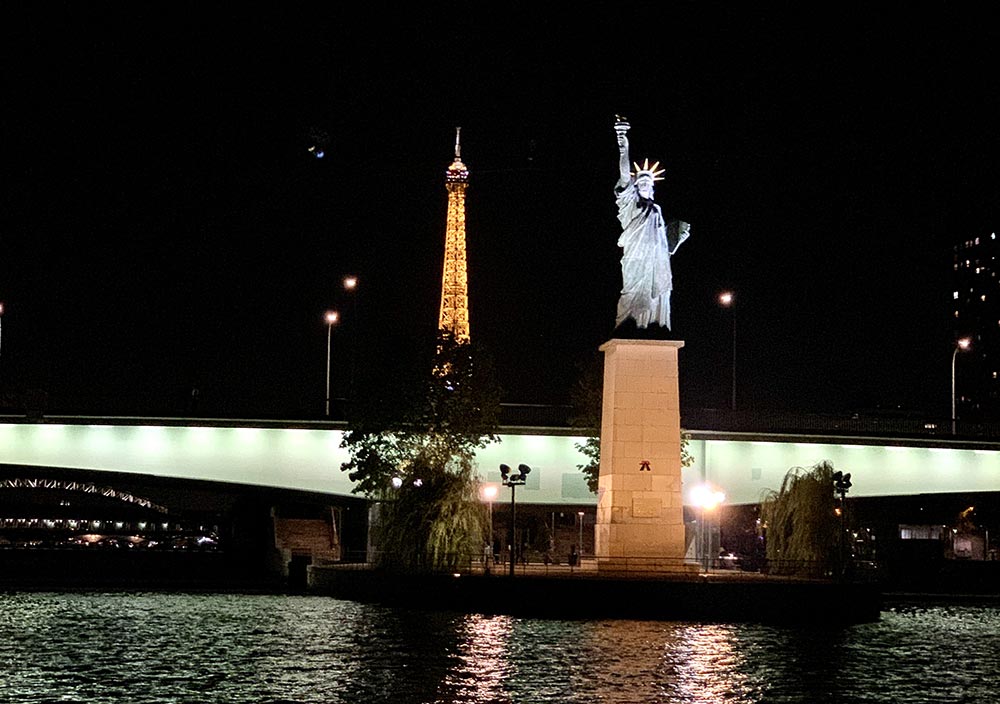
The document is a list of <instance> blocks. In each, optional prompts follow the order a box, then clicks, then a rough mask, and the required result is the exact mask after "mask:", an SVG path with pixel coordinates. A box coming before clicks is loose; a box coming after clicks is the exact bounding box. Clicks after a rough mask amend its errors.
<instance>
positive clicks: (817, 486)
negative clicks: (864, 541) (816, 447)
mask: <svg viewBox="0 0 1000 704" xmlns="http://www.w3.org/2000/svg"><path fill="white" fill-rule="evenodd" d="M833 475H834V469H833V465H832V464H831V463H830V462H827V461H823V462H820V463H818V464H815V465H813V466H812V467H810V468H808V469H805V468H803V467H792V468H791V469H789V470H788V472H787V473H786V474H785V478H784V479H783V480H782V482H781V488H780V489H779V490H778V491H770V492H768V493H767V494H765V496H764V497H763V500H762V502H761V511H760V516H761V522H762V524H763V526H764V527H765V530H766V533H765V535H766V555H767V559H768V562H769V563H770V565H771V571H772V572H775V573H778V574H803V575H810V576H823V575H831V574H837V568H838V567H839V565H838V556H839V550H838V546H839V542H838V540H839V537H840V523H839V519H838V518H837V515H836V513H835V511H834V507H835V500H834V482H833Z"/></svg>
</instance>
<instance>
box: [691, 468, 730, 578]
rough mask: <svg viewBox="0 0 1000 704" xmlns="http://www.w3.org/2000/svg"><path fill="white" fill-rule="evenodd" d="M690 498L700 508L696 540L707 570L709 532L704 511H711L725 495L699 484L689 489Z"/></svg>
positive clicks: (723, 499)
mask: <svg viewBox="0 0 1000 704" xmlns="http://www.w3.org/2000/svg"><path fill="white" fill-rule="evenodd" d="M691 500H692V502H693V503H694V504H695V506H698V507H700V508H701V521H700V523H701V525H700V526H699V532H700V533H701V539H700V540H699V541H698V542H699V543H700V544H701V553H702V559H703V560H704V562H705V572H708V553H709V547H710V546H709V545H708V544H707V543H708V541H710V540H711V534H710V533H709V532H708V531H707V530H706V528H707V526H706V525H705V511H706V510H707V511H711V510H712V509H714V508H715V507H716V506H718V505H719V504H721V503H722V502H723V501H725V500H726V495H725V494H723V493H722V492H721V491H718V490H717V489H713V488H712V487H711V486H709V485H708V484H699V485H698V486H696V487H695V488H694V489H692V490H691Z"/></svg>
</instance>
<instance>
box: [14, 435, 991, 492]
mask: <svg viewBox="0 0 1000 704" xmlns="http://www.w3.org/2000/svg"><path fill="white" fill-rule="evenodd" d="M689 432H690V434H691V438H692V439H691V443H690V446H689V450H690V452H691V454H692V455H693V456H694V458H695V463H694V464H693V465H692V466H691V467H688V468H685V469H684V471H683V475H682V479H683V486H684V492H685V499H686V498H687V491H688V489H690V488H691V487H694V486H696V485H698V484H700V483H702V482H710V483H712V484H714V485H716V486H718V487H719V488H720V489H721V490H722V491H723V492H724V493H725V494H726V502H727V503H729V504H753V503H756V502H758V501H759V500H760V498H761V495H762V493H763V492H765V491H768V490H773V489H777V488H779V487H780V485H781V481H782V479H783V478H784V476H785V474H786V473H787V471H788V470H789V469H790V468H792V467H809V466H812V465H813V464H816V463H817V462H821V461H829V462H831V463H833V465H834V466H835V467H836V468H837V469H842V470H844V471H846V472H851V473H852V476H853V481H854V487H853V488H852V491H851V495H852V496H854V497H865V496H894V495H904V496H905V495H913V494H921V493H956V492H994V491H998V490H1000V443H997V442H992V441H988V440H983V439H974V438H973V439H969V438H963V439H955V438H953V437H952V436H950V435H948V436H944V435H930V436H926V437H907V436H901V437H888V436H887V437H877V436H869V435H853V434H850V433H843V434H840V435H832V434H826V435H821V434H812V433H788V432H785V433H771V432H737V431H727V430H698V429H690V430H689ZM343 433H344V427H343V425H342V424H338V423H330V422H309V421H253V420H246V421H233V420H205V419H197V420H184V419H167V418H96V417H68V416H66V417H46V418H45V419H44V420H42V421H36V422H29V421H26V420H25V419H24V418H0V477H6V478H8V479H17V478H20V477H23V476H25V474H26V472H25V471H23V470H24V469H25V468H39V469H45V468H65V469H77V470H87V471H89V472H98V473H102V474H103V473H106V474H107V475H108V477H109V478H108V480H107V482H106V483H108V484H111V483H113V481H112V479H111V477H113V475H115V474H116V473H129V474H140V475H149V476H154V477H162V478H171V479H176V480H187V481H196V482H223V483H228V484H242V485H252V486H259V487H273V488H278V489H290V490H298V491H305V492H313V493H318V494H326V495H330V496H348V495H351V494H352V489H353V488H354V484H353V483H352V482H351V481H350V479H349V478H348V477H347V474H346V473H345V472H343V471H341V469H340V467H341V464H342V463H344V462H346V461H347V460H348V455H347V452H346V451H345V450H344V449H343V448H342V447H341V441H342V439H343ZM579 433H580V431H579V430H573V429H569V428H566V427H531V426H526V425H511V426H508V427H507V428H505V429H504V430H502V432H501V435H500V440H499V442H497V443H493V444H491V445H490V446H488V447H486V448H484V449H482V450H480V451H479V452H478V453H477V458H476V459H477V464H478V466H479V474H480V477H481V479H483V480H484V481H487V482H495V483H498V484H499V482H500V473H499V469H498V468H499V465H500V464H501V463H506V464H512V463H521V462H524V463H526V464H528V465H530V466H531V467H532V472H531V474H530V475H529V476H528V483H527V484H526V485H525V486H524V487H521V488H520V490H519V491H518V494H517V496H518V500H519V501H523V502H525V503H532V504H545V505H552V506H560V505H565V506H586V505H594V504H596V503H597V497H596V495H594V494H592V493H590V492H589V491H588V489H587V486H586V481H585V477H584V474H583V472H582V471H581V470H580V469H579V466H580V465H582V464H584V463H585V462H586V458H585V457H584V456H583V455H582V454H581V453H580V451H579V450H578V449H577V445H578V444H579V443H581V442H583V440H584V439H585V437H584V436H583V435H580V434H579ZM102 483H105V482H104V480H102Z"/></svg>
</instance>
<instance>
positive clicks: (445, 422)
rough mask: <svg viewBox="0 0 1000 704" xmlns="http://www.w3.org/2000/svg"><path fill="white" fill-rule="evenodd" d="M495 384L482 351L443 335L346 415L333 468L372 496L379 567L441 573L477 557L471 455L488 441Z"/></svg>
mask: <svg viewBox="0 0 1000 704" xmlns="http://www.w3.org/2000/svg"><path fill="white" fill-rule="evenodd" d="M499 413H500V388H499V385H498V384H497V382H496V376H495V372H494V367H493V363H492V360H491V358H490V356H489V354H488V353H487V352H486V351H485V350H483V349H482V348H480V347H478V346H475V345H474V344H473V343H470V342H459V341H457V340H455V339H454V338H453V337H452V336H450V335H448V334H443V335H442V336H440V337H439V338H438V341H437V347H436V350H435V351H434V352H433V353H432V354H428V356H427V358H425V359H424V362H423V364H422V365H421V366H420V370H419V372H418V373H417V374H415V375H409V376H408V375H394V376H393V377H388V378H386V377H383V378H382V379H381V380H380V382H379V383H377V384H375V385H373V386H372V387H371V388H369V389H368V390H367V393H366V395H365V400H364V401H363V402H361V403H360V405H359V407H358V409H357V410H356V411H355V412H354V413H353V414H352V418H351V419H349V421H348V430H347V432H346V433H345V434H344V439H343V442H342V447H344V448H346V449H347V451H348V453H349V455H350V460H349V461H348V462H345V463H344V464H343V465H342V466H341V469H342V470H343V471H346V472H348V476H349V477H350V478H351V480H352V481H353V482H355V488H354V490H353V491H354V492H355V493H359V494H362V495H364V496H366V497H367V498H369V499H371V500H373V501H374V502H375V505H376V506H377V507H378V509H377V512H378V518H377V520H376V521H375V522H374V523H373V525H372V526H371V530H372V532H373V535H372V538H373V539H374V542H375V544H376V545H377V546H378V548H379V549H378V552H377V553H376V554H375V555H374V556H373V557H374V559H375V561H376V562H377V563H378V564H380V565H382V566H395V567H400V568H405V569H410V570H413V569H417V570H440V569H450V568H453V567H455V566H457V565H458V564H460V563H461V562H462V561H463V560H467V559H468V558H469V557H470V556H473V555H479V554H481V553H482V546H483V540H484V537H483V536H484V535H486V534H487V531H488V527H487V526H486V520H485V512H484V510H483V507H482V505H481V503H480V502H479V501H478V500H477V497H476V490H477V480H476V476H475V471H474V470H475V465H474V459H475V454H476V451H477V450H478V449H480V448H483V447H485V446H486V445H488V444H490V443H491V442H494V441H496V440H497V431H498V428H499Z"/></svg>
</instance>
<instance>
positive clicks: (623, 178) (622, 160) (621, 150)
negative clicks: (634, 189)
mask: <svg viewBox="0 0 1000 704" xmlns="http://www.w3.org/2000/svg"><path fill="white" fill-rule="evenodd" d="M628 129H629V124H628V121H627V120H626V119H625V118H623V117H621V116H616V118H615V135H616V136H617V139H618V187H619V188H624V187H625V186H627V185H628V183H629V181H630V180H632V177H631V176H630V175H629V156H628V135H627V132H628Z"/></svg>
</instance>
